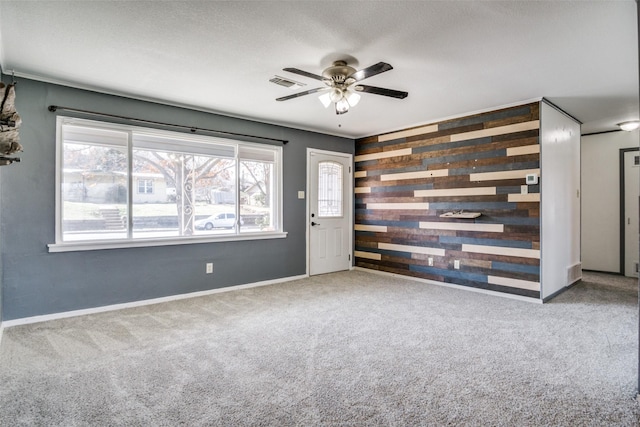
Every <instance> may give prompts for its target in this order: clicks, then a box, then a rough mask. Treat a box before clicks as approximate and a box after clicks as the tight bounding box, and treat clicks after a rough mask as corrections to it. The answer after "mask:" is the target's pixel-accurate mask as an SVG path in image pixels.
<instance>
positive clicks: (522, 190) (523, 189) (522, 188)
mask: <svg viewBox="0 0 640 427" xmlns="http://www.w3.org/2000/svg"><path fill="white" fill-rule="evenodd" d="M520 194H529V187H528V186H527V185H521V186H520Z"/></svg>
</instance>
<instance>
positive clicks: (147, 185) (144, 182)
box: [138, 179, 153, 194]
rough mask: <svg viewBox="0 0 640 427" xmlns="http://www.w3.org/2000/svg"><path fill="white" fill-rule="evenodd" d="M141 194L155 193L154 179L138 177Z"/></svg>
mask: <svg viewBox="0 0 640 427" xmlns="http://www.w3.org/2000/svg"><path fill="white" fill-rule="evenodd" d="M138 193H139V194H153V181H152V180H150V179H138Z"/></svg>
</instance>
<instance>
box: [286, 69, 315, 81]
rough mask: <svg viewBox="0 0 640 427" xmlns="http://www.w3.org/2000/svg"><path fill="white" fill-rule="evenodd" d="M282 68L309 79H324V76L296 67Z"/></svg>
mask: <svg viewBox="0 0 640 427" xmlns="http://www.w3.org/2000/svg"><path fill="white" fill-rule="evenodd" d="M282 70H283V71H288V72H290V73H293V74H299V75H301V76H305V77H309V78H310V79H316V80H320V81H321V82H322V81H324V80H325V78H324V77H322V76H319V75H317V74H313V73H310V72H308V71H304V70H299V69H297V68H283V69H282Z"/></svg>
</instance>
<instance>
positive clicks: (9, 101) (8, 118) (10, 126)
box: [0, 82, 22, 166]
mask: <svg viewBox="0 0 640 427" xmlns="http://www.w3.org/2000/svg"><path fill="white" fill-rule="evenodd" d="M0 99H2V102H1V103H0V166H5V165H10V164H12V163H14V162H19V161H20V158H19V157H9V156H10V155H11V154H14V153H17V152H19V151H22V145H20V124H21V123H22V119H21V118H20V115H19V114H18V112H17V111H16V105H15V104H16V103H15V101H16V84H15V82H12V83H11V84H9V85H7V84H5V83H4V82H0Z"/></svg>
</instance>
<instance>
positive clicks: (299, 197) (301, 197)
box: [298, 191, 304, 199]
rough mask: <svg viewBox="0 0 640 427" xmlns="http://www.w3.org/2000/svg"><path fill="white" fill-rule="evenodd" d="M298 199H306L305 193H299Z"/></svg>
mask: <svg viewBox="0 0 640 427" xmlns="http://www.w3.org/2000/svg"><path fill="white" fill-rule="evenodd" d="M298 199H304V191H298Z"/></svg>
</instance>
